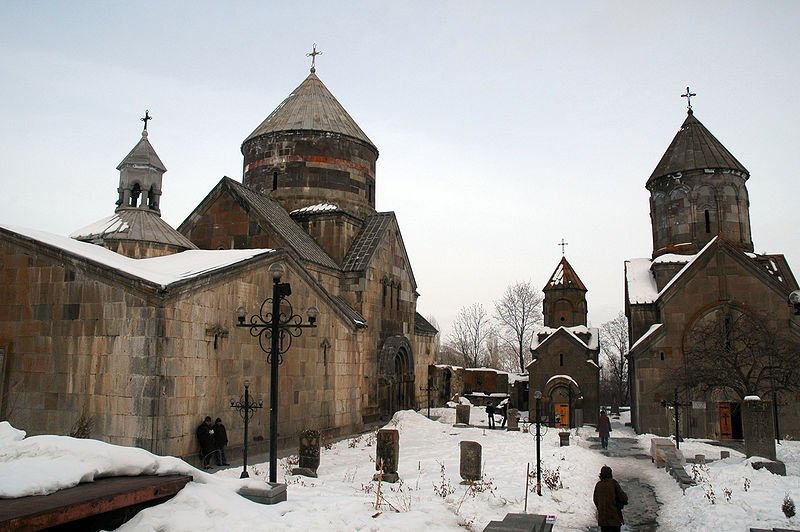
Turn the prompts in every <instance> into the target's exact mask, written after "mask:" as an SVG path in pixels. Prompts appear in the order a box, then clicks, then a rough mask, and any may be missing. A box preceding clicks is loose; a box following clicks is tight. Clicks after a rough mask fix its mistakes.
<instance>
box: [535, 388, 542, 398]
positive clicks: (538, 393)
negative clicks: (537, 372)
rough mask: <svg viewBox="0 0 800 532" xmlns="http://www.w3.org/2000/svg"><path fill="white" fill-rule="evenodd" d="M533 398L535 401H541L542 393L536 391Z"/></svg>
mask: <svg viewBox="0 0 800 532" xmlns="http://www.w3.org/2000/svg"><path fill="white" fill-rule="evenodd" d="M533 396H534V397H535V398H536V399H541V398H542V392H540V391H539V390H536V391H535V392H533Z"/></svg>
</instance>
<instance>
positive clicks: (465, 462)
mask: <svg viewBox="0 0 800 532" xmlns="http://www.w3.org/2000/svg"><path fill="white" fill-rule="evenodd" d="M458 445H459V447H460V448H461V463H460V466H459V473H460V474H461V478H462V479H464V482H463V483H469V482H473V481H475V480H479V479H480V478H481V461H482V460H483V448H482V447H481V444H480V443H478V442H475V441H462V442H459V444H458Z"/></svg>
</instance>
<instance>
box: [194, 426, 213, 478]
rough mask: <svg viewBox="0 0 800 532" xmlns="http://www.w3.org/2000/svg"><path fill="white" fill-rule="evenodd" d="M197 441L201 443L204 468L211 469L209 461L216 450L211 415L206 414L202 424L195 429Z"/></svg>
mask: <svg viewBox="0 0 800 532" xmlns="http://www.w3.org/2000/svg"><path fill="white" fill-rule="evenodd" d="M195 433H196V434H197V443H199V444H200V457H201V458H202V459H203V469H211V465H209V462H210V461H211V455H212V454H214V453H215V452H216V450H215V449H214V445H215V444H214V426H213V425H212V424H211V416H206V418H205V419H204V420H203V422H202V423H200V426H199V427H197V430H196V431H195Z"/></svg>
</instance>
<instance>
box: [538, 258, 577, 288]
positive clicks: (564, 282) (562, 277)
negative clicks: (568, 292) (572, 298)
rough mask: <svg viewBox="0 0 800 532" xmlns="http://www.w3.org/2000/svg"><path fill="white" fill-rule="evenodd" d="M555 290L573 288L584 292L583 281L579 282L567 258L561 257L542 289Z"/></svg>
mask: <svg viewBox="0 0 800 532" xmlns="http://www.w3.org/2000/svg"><path fill="white" fill-rule="evenodd" d="M555 288H575V289H578V290H583V291H586V286H584V284H583V281H581V279H580V277H578V274H577V273H575V269H574V268H573V267H572V265H571V264H570V263H569V261H567V257H561V261H560V262H559V263H558V266H556V269H555V271H554V272H553V275H551V276H550V280H549V281H547V285H546V286H545V287H544V289H545V290H552V289H555Z"/></svg>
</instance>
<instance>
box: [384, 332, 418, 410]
mask: <svg viewBox="0 0 800 532" xmlns="http://www.w3.org/2000/svg"><path fill="white" fill-rule="evenodd" d="M378 376H379V379H380V380H379V382H380V383H381V386H380V388H381V390H380V392H379V393H380V396H379V403H380V412H381V416H382V417H386V418H390V417H391V416H392V415H394V413H395V412H397V411H398V410H408V409H410V408H414V407H415V406H416V404H415V403H416V401H415V398H416V395H415V388H414V353H413V350H412V349H411V343H410V342H409V341H408V339H407V338H406V337H405V336H399V335H398V336H391V337H389V338H387V339H386V341H385V342H384V343H383V347H382V348H381V352H380V356H379V360H378Z"/></svg>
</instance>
